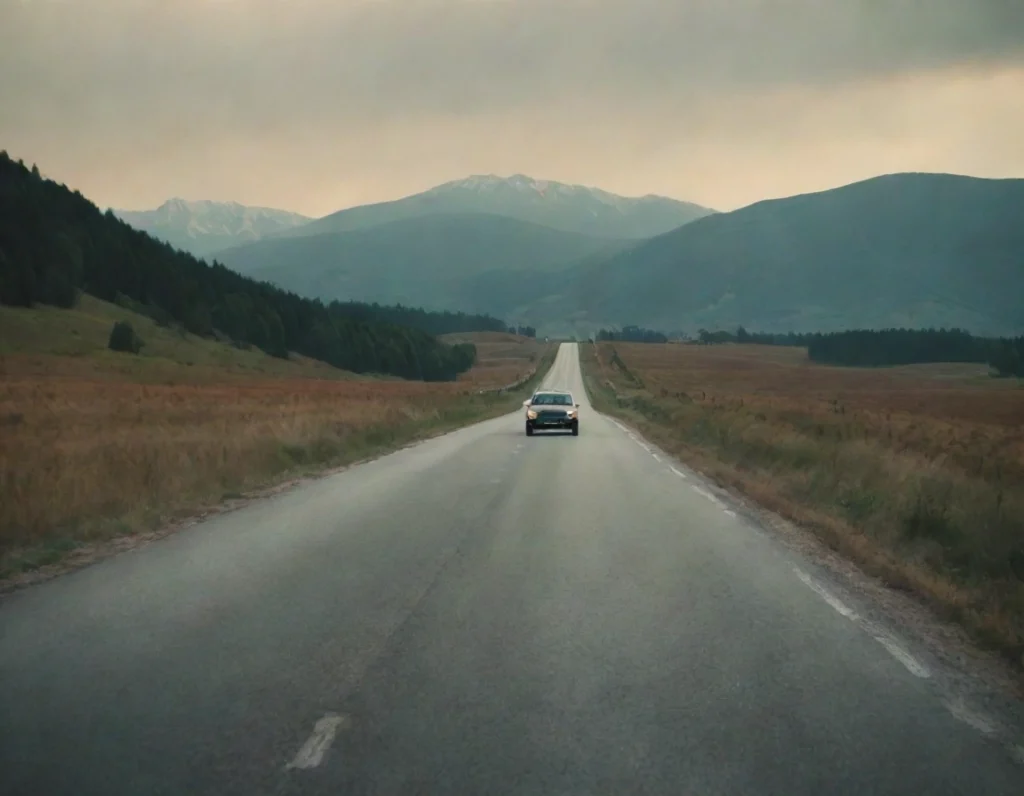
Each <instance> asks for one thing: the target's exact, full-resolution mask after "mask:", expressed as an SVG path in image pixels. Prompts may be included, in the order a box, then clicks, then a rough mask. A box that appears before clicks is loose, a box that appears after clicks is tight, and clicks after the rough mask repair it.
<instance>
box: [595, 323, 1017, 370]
mask: <svg viewBox="0 0 1024 796" xmlns="http://www.w3.org/2000/svg"><path fill="white" fill-rule="evenodd" d="M596 339H597V340H617V341H623V342H637V343H664V342H667V341H668V339H669V338H668V336H667V335H664V334H662V333H661V332H656V331H652V330H650V329H642V328H640V327H637V326H626V327H624V328H623V329H622V330H621V331H612V330H607V329H602V330H601V331H599V332H598V333H597V338H596ZM696 342H698V343H701V344H703V345H716V344H723V343H743V344H748V345H774V346H793V347H798V348H806V349H807V356H808V358H809V359H810V360H811V361H813V362H820V363H822V364H829V365H848V366H854V367H881V366H886V365H915V364H926V363H929V362H976V363H979V364H987V365H989V366H990V367H992V368H993V369H994V370H995V371H996V373H997V374H998V375H1000V376H1024V337H1015V338H1006V337H1000V338H995V337H978V336H976V335H972V334H970V333H969V332H966V331H964V330H963V329H878V330H867V329H853V330H849V331H842V332H827V333H821V332H817V333H815V332H810V333H798V332H785V333H770V332H749V331H747V330H746V329H745V328H744V327H742V326H740V327H737V329H736V331H730V330H726V329H721V330H716V331H709V330H707V329H700V330H699V331H698V333H697V338H696Z"/></svg>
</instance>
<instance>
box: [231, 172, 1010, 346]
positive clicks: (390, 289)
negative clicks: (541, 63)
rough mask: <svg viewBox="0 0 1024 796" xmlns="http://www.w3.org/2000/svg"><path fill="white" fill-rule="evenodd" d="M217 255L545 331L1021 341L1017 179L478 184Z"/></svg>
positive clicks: (337, 294) (339, 292) (271, 275)
mask: <svg viewBox="0 0 1024 796" xmlns="http://www.w3.org/2000/svg"><path fill="white" fill-rule="evenodd" d="M215 256H216V259H217V260H218V261H220V262H222V263H224V264H225V265H227V266H228V267H229V268H232V269H234V270H236V271H239V272H241V273H244V274H247V275H251V276H253V277H256V278H258V279H261V280H266V281H269V282H272V283H275V284H278V285H281V286H282V287H285V288H287V289H289V290H293V291H295V292H297V293H300V294H301V295H306V296H312V297H321V298H324V299H333V298H338V299H342V300H347V299H352V300H361V301H378V302H380V303H394V302H401V303H403V304H408V305H414V306H423V307H426V308H428V309H440V310H445V309H448V310H462V311H466V312H483V313H488V314H492V315H497V316H499V317H503V318H505V319H506V320H508V321H509V322H511V323H525V324H528V325H531V326H534V327H536V328H537V329H538V330H539V332H540V333H542V334H569V333H571V334H579V335H588V334H592V333H593V332H594V331H596V330H597V329H599V328H602V327H615V326H623V325H627V324H636V325H640V326H645V327H647V328H658V329H662V330H665V331H676V330H680V331H687V332H695V331H696V330H697V329H699V328H708V329H716V328H735V327H736V326H738V325H741V324H742V325H744V326H746V327H747V328H748V329H751V330H758V331H780V332H785V331H832V330H840V329H845V328H854V327H857V328H880V327H889V326H909V327H918V328H921V327H929V326H935V327H938V326H946V327H952V326H958V327H962V328H966V329H969V330H970V331H973V332H977V333H981V334H1021V333H1022V332H1024V302H1021V301H1020V300H1019V297H1020V296H1021V295H1024V180H1016V179H1005V180H990V179H978V178H973V177H965V176H958V175H949V174H921V173H904V174H891V175H885V176H881V177H877V178H873V179H869V180H864V181H861V182H858V183H854V184H852V185H847V186H842V187H839V188H835V189H831V190H827V191H820V192H816V193H809V194H803V195H799V196H792V197H787V198H784V199H774V200H767V201H763V202H758V203H755V204H753V205H750V206H747V207H744V208H741V209H739V210H734V211H732V212H722V213H720V212H715V211H711V210H707V209H706V208H701V207H699V206H697V205H692V204H687V203H683V202H677V201H675V200H668V199H662V198H659V197H645V198H642V199H627V198H623V197H616V196H614V195H612V194H607V193H605V192H603V191H599V190H597V189H592V188H580V187H579V186H567V185H563V184H560V183H551V182H545V181H541V180H535V179H532V178H529V177H525V176H523V175H514V176H513V177H510V178H507V179H502V178H498V177H494V176H476V177H470V178H467V179H465V180H461V181H456V182H452V183H446V184H445V185H441V186H438V187H437V188H434V189H432V190H430V191H426V192H424V193H421V194H416V195H414V196H411V197H406V198H404V199H399V200H396V201H394V202H385V203H380V204H373V205H365V206H361V207H356V208H350V209H346V210H342V211H340V212H338V213H334V214H332V215H329V216H326V217H324V218H321V219H317V220H315V221H310V222H308V223H304V224H301V225H298V224H296V225H294V226H290V227H287V228H283V229H278V230H276V231H272V232H268V233H266V234H265V235H264V236H263V238H262V239H261V240H257V241H254V242H251V243H248V244H246V245H243V246H234V247H232V248H229V249H224V250H220V251H217V252H216V255H215Z"/></svg>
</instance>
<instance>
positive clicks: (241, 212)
mask: <svg viewBox="0 0 1024 796" xmlns="http://www.w3.org/2000/svg"><path fill="white" fill-rule="evenodd" d="M113 212H114V214H115V215H116V216H118V217H119V218H121V219H122V220H124V221H126V222H128V223H129V224H131V225H132V226H133V227H135V228H136V229H139V230H142V231H143V232H148V233H149V234H150V235H152V236H153V237H155V238H160V239H161V240H165V241H167V242H168V243H170V244H171V245H173V246H176V247H178V248H179V249H181V250H183V251H187V252H191V253H192V254H196V255H200V256H201V255H206V254H209V253H210V252H213V251H217V250H218V249H224V248H227V247H228V246H237V245H240V244H243V243H248V242H251V241H256V240H260V239H262V238H265V237H266V236H267V235H270V234H273V233H275V232H283V231H284V230H287V229H293V228H295V227H298V226H301V225H302V224H306V223H308V222H309V221H310V220H311V219H309V218H307V217H306V216H301V215H299V214H298V213H289V212H288V211H286V210H274V209H271V208H268V207H247V206H245V205H240V204H238V203H237V202H211V201H207V200H200V201H186V200H185V199H169V200H168V201H166V202H164V203H163V204H162V205H160V207H158V208H156V209H155V210H117V209H114V210H113Z"/></svg>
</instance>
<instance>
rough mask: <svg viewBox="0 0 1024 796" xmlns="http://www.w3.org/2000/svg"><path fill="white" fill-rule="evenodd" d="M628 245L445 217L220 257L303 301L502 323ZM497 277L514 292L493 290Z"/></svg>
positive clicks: (490, 219)
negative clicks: (555, 281) (551, 286)
mask: <svg viewBox="0 0 1024 796" xmlns="http://www.w3.org/2000/svg"><path fill="white" fill-rule="evenodd" d="M626 245H627V242H623V241H612V240H608V239H606V238H595V237H591V236H587V235H580V234H577V233H572V232H565V231H561V230H556V229H552V228H550V227H546V226H543V225H540V224H534V223H530V222H526V221H520V220H518V219H514V218H507V217H503V216H495V215H489V214H484V213H451V214H442V213H437V214H429V215H425V216H418V217H413V218H406V219H400V220H397V221H391V222H388V223H385V224H380V225H377V226H373V227H369V228H363V229H355V230H349V231H345V232H333V233H323V234H319V235H305V236H299V237H289V238H275V239H271V240H264V241H260V242H257V243H253V244H250V245H247V246H240V247H235V248H232V249H227V250H224V251H221V252H218V253H217V255H216V257H217V260H218V262H221V263H223V264H224V265H226V266H227V267H229V268H231V269H233V270H235V271H238V272H239V273H243V274H245V275H247V276H251V277H253V278H255V279H260V280H266V281H269V282H272V283H274V284H277V285H280V286H282V287H284V288H286V289H288V290H292V291H294V292H296V293H298V294H299V295H304V296H312V297H319V298H323V299H324V300H332V299H339V300H342V301H344V300H348V299H353V300H358V301H377V302H380V303H387V304H394V303H399V302H400V303H402V304H412V305H415V306H423V307H426V308H429V309H441V310H444V309H447V310H463V311H477V310H473V308H480V309H479V310H478V311H480V312H485V311H486V312H489V313H495V314H497V313H500V312H502V311H504V310H505V309H508V308H511V307H514V306H516V303H517V301H519V300H522V299H528V298H533V297H534V296H536V295H537V293H538V291H543V290H544V289H545V288H544V284H545V281H544V280H546V279H548V278H550V276H551V275H552V274H554V273H556V272H557V271H559V270H563V269H566V268H570V267H573V266H576V265H578V264H579V263H580V262H582V261H585V260H586V259H587V258H593V259H597V260H602V259H604V257H606V256H608V255H609V254H612V253H614V252H616V251H619V250H621V249H622V248H623V247H624V246H626ZM495 275H497V282H498V283H500V284H501V285H504V286H505V288H506V289H493V290H492V289H488V284H490V282H489V281H488V280H489V279H493V277H494V276H495ZM517 286H518V287H520V288H521V290H522V291H523V292H522V293H521V294H519V296H518V298H517V299H513V298H511V297H510V296H509V295H508V292H509V291H508V289H507V288H509V287H511V288H513V289H514V288H515V287H517ZM513 292H515V291H514V290H513ZM484 308H488V309H486V310H485V309H484Z"/></svg>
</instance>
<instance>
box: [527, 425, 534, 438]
mask: <svg viewBox="0 0 1024 796" xmlns="http://www.w3.org/2000/svg"><path fill="white" fill-rule="evenodd" d="M526 436H528V437H532V436H533V428H532V427H531V426H527V427H526Z"/></svg>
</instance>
